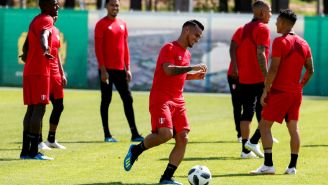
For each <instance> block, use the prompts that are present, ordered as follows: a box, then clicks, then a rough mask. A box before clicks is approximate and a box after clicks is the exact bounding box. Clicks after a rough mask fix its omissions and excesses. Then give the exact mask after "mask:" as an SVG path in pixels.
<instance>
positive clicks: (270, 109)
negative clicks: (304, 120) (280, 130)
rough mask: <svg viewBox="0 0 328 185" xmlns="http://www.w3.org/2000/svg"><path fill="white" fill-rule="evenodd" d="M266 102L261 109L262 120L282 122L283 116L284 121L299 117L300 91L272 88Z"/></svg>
mask: <svg viewBox="0 0 328 185" xmlns="http://www.w3.org/2000/svg"><path fill="white" fill-rule="evenodd" d="M266 102H267V105H266V106H264V107H263V110H262V118H263V119H264V120H267V121H276V122H279V123H282V122H283V120H284V118H285V119H286V121H290V120H295V121H297V120H298V119H299V112H300V108H301V103H302V93H290V92H283V91H277V90H272V91H271V92H270V94H269V95H268V98H267V101H266Z"/></svg>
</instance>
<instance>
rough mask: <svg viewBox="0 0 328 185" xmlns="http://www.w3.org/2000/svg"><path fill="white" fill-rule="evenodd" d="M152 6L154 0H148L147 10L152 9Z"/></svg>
mask: <svg viewBox="0 0 328 185" xmlns="http://www.w3.org/2000/svg"><path fill="white" fill-rule="evenodd" d="M152 7H153V2H152V0H146V10H147V11H151V9H152Z"/></svg>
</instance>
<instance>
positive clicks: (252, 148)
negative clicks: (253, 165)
mask: <svg viewBox="0 0 328 185" xmlns="http://www.w3.org/2000/svg"><path fill="white" fill-rule="evenodd" d="M245 148H246V149H248V150H250V151H253V152H254V153H255V154H256V155H257V156H259V157H260V158H263V157H264V154H263V153H262V152H261V150H260V146H259V144H252V143H251V142H250V141H247V142H246V143H245Z"/></svg>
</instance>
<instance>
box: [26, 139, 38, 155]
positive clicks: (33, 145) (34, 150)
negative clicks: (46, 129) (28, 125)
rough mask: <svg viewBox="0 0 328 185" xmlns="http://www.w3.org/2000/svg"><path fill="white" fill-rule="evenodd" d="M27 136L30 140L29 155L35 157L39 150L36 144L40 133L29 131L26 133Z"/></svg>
mask: <svg viewBox="0 0 328 185" xmlns="http://www.w3.org/2000/svg"><path fill="white" fill-rule="evenodd" d="M28 137H29V138H30V140H31V147H30V152H29V156H30V157H35V156H36V155H37V154H38V152H39V149H38V144H39V137H40V134H32V133H29V134H28Z"/></svg>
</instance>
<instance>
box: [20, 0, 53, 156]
mask: <svg viewBox="0 0 328 185" xmlns="http://www.w3.org/2000/svg"><path fill="white" fill-rule="evenodd" d="M39 6H40V9H41V13H40V14H39V15H37V16H36V17H35V18H34V19H33V20H32V22H31V24H30V27H29V31H28V36H27V37H28V52H27V54H25V55H26V57H22V58H25V59H26V61H25V65H24V72H23V94H24V104H25V105H27V111H26V114H25V117H24V131H23V146H22V151H21V154H20V158H21V159H36V160H53V158H50V157H47V156H45V155H43V154H41V153H39V152H38V142H39V137H40V131H41V124H42V119H43V116H44V113H45V108H46V104H48V103H49V88H50V77H49V75H50V71H49V60H52V59H54V57H53V56H52V55H51V54H50V44H51V36H50V35H51V33H52V29H53V18H52V17H53V16H57V15H58V9H59V5H58V0H42V1H39ZM25 51H26V50H25Z"/></svg>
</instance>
